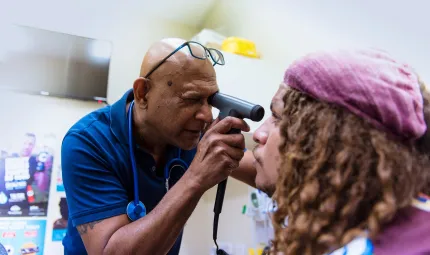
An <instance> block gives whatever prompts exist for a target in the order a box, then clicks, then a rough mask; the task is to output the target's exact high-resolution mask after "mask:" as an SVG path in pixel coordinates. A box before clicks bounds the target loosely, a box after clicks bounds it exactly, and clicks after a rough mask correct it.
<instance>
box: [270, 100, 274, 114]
mask: <svg viewBox="0 0 430 255" xmlns="http://www.w3.org/2000/svg"><path fill="white" fill-rule="evenodd" d="M270 111H271V112H273V102H271V103H270Z"/></svg>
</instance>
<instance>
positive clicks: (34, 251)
mask: <svg viewBox="0 0 430 255" xmlns="http://www.w3.org/2000/svg"><path fill="white" fill-rule="evenodd" d="M45 230H46V220H18V219H12V220H7V219H0V243H1V244H3V246H4V247H5V248H6V250H7V251H8V254H23V255H24V254H25V255H43V248H44V240H45Z"/></svg>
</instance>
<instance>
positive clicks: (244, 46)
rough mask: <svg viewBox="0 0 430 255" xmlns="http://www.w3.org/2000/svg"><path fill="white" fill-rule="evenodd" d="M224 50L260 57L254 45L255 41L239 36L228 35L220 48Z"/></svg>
mask: <svg viewBox="0 0 430 255" xmlns="http://www.w3.org/2000/svg"><path fill="white" fill-rule="evenodd" d="M221 49H222V50H223V51H225V52H230V53H234V54H239V55H243V56H247V57H251V58H260V56H259V54H258V53H257V49H256V47H255V43H253V42H252V41H250V40H246V39H243V38H239V37H228V38H227V39H225V40H224V41H223V42H222V48H221Z"/></svg>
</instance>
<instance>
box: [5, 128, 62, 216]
mask: <svg viewBox="0 0 430 255" xmlns="http://www.w3.org/2000/svg"><path fill="white" fill-rule="evenodd" d="M9 139H10V138H9ZM54 140H55V137H54V136H52V135H45V136H41V137H38V136H37V135H36V134H34V133H26V134H24V135H23V137H16V138H15V139H13V142H14V144H13V145H14V146H11V147H12V148H10V149H8V148H5V149H2V150H1V154H0V217H23V216H24V217H25V216H46V214H47V207H48V200H49V187H50V184H51V175H52V165H53V161H54V150H53V146H52V145H53V144H54ZM3 146H4V145H2V144H0V147H3ZM3 148H4V147H3Z"/></svg>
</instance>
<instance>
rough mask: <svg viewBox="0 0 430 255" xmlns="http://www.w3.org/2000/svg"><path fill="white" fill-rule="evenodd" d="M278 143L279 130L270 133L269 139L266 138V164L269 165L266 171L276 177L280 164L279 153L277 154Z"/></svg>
mask: <svg viewBox="0 0 430 255" xmlns="http://www.w3.org/2000/svg"><path fill="white" fill-rule="evenodd" d="M279 144H280V136H279V132H276V133H272V134H271V136H270V137H269V139H268V140H267V144H266V147H267V151H266V153H267V159H268V161H267V166H268V167H269V169H268V171H269V172H270V174H271V175H272V176H274V177H275V178H276V176H277V172H278V168H279V165H280V161H281V160H280V154H279V149H278V148H279Z"/></svg>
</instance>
